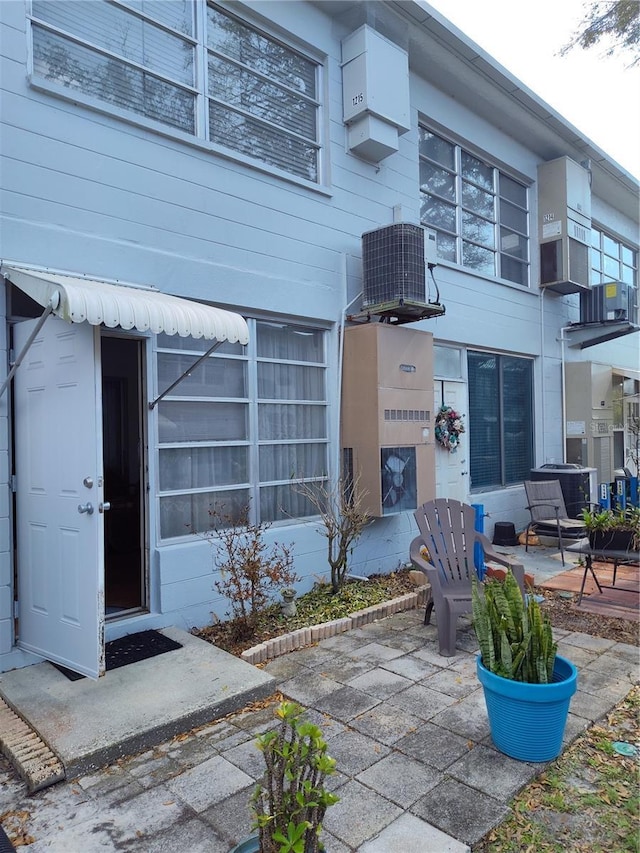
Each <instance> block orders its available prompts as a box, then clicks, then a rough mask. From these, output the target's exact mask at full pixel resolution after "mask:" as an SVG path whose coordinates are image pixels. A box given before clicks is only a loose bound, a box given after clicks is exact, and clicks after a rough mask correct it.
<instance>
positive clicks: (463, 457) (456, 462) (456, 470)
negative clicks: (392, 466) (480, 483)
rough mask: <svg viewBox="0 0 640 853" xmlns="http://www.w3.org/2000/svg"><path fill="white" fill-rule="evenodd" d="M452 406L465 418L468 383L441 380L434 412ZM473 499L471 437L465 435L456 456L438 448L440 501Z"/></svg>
mask: <svg viewBox="0 0 640 853" xmlns="http://www.w3.org/2000/svg"><path fill="white" fill-rule="evenodd" d="M442 405H445V406H451V408H453V409H455V410H456V412H460V414H463V415H464V414H465V413H466V410H467V394H466V385H465V384H464V382H452V381H445V380H441V381H439V382H436V383H435V388H434V409H435V411H436V412H437V411H438V409H439V408H440V406H442ZM468 495H469V437H468V435H467V434H466V433H464V434H463V435H462V437H461V439H460V446H459V447H458V448H457V450H455V451H454V452H453V453H450V452H449V451H448V450H445V449H444V448H443V447H440V445H438V444H436V497H438V498H452V499H453V500H457V501H462V502H463V503H466V502H467V500H468Z"/></svg>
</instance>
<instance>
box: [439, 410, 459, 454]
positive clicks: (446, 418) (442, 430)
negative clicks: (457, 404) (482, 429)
mask: <svg viewBox="0 0 640 853" xmlns="http://www.w3.org/2000/svg"><path fill="white" fill-rule="evenodd" d="M463 432H464V424H463V423H462V415H460V414H458V412H456V411H455V409H452V408H451V406H441V407H440V410H439V411H438V414H437V415H436V441H437V442H438V444H440V445H441V446H442V447H444V448H445V449H446V450H448V451H449V452H450V453H453V452H454V451H455V450H457V448H458V444H459V442H460V435H461V434H462V433H463Z"/></svg>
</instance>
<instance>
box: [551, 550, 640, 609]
mask: <svg viewBox="0 0 640 853" xmlns="http://www.w3.org/2000/svg"><path fill="white" fill-rule="evenodd" d="M566 550H567V551H571V553H573V554H581V555H583V556H584V558H585V560H584V574H583V575H582V584H581V585H580V594H579V595H578V602H577V606H578V607H579V606H580V602H581V601H582V595H583V593H584V585H585V583H586V581H587V575H588V574H589V572H591V576H592V577H593V579H594V581H595V582H596V586H597V587H598V592H600V593H602V590H603V589H615V585H616V574H617V572H618V566H619V565H620V563H637V562H638V558H639V556H640V555H639V554H638V552H637V551H614V550H609V549H601V548H595V549H594V548H592V547H591V545H590V544H589V540H588V539H581V540H580V541H579V542H576V543H575V544H573V545H568V546H567V548H566ZM594 558H595V559H596V560H600V561H602V562H603V563H613V583H611V584H605V583H600V581H599V580H598V578H597V577H596V573H595V572H594V570H593V565H592V563H593V560H594Z"/></svg>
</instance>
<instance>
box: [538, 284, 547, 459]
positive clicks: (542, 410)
mask: <svg viewBox="0 0 640 853" xmlns="http://www.w3.org/2000/svg"><path fill="white" fill-rule="evenodd" d="M545 372H546V364H545V355H544V287H541V288H540V373H541V375H540V397H541V400H540V415H541V418H540V422H541V423H542V462H543V463H545V462H546V461H547V453H546V439H545V431H546V423H547V420H546V418H545V397H546V394H545V389H546V382H545Z"/></svg>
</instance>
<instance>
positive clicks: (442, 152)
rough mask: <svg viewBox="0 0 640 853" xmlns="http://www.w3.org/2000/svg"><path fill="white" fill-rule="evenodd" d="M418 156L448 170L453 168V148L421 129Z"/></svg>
mask: <svg viewBox="0 0 640 853" xmlns="http://www.w3.org/2000/svg"><path fill="white" fill-rule="evenodd" d="M420 154H422V155H423V156H424V157H428V158H429V160H434V161H435V162H436V163H440V165H441V166H446V167H447V168H448V169H454V168H455V146H454V145H452V144H451V142H447V141H446V140H445V139H442V137H440V136H436V134H435V133H430V132H429V131H428V130H425V129H424V128H422V127H421V128H420Z"/></svg>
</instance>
